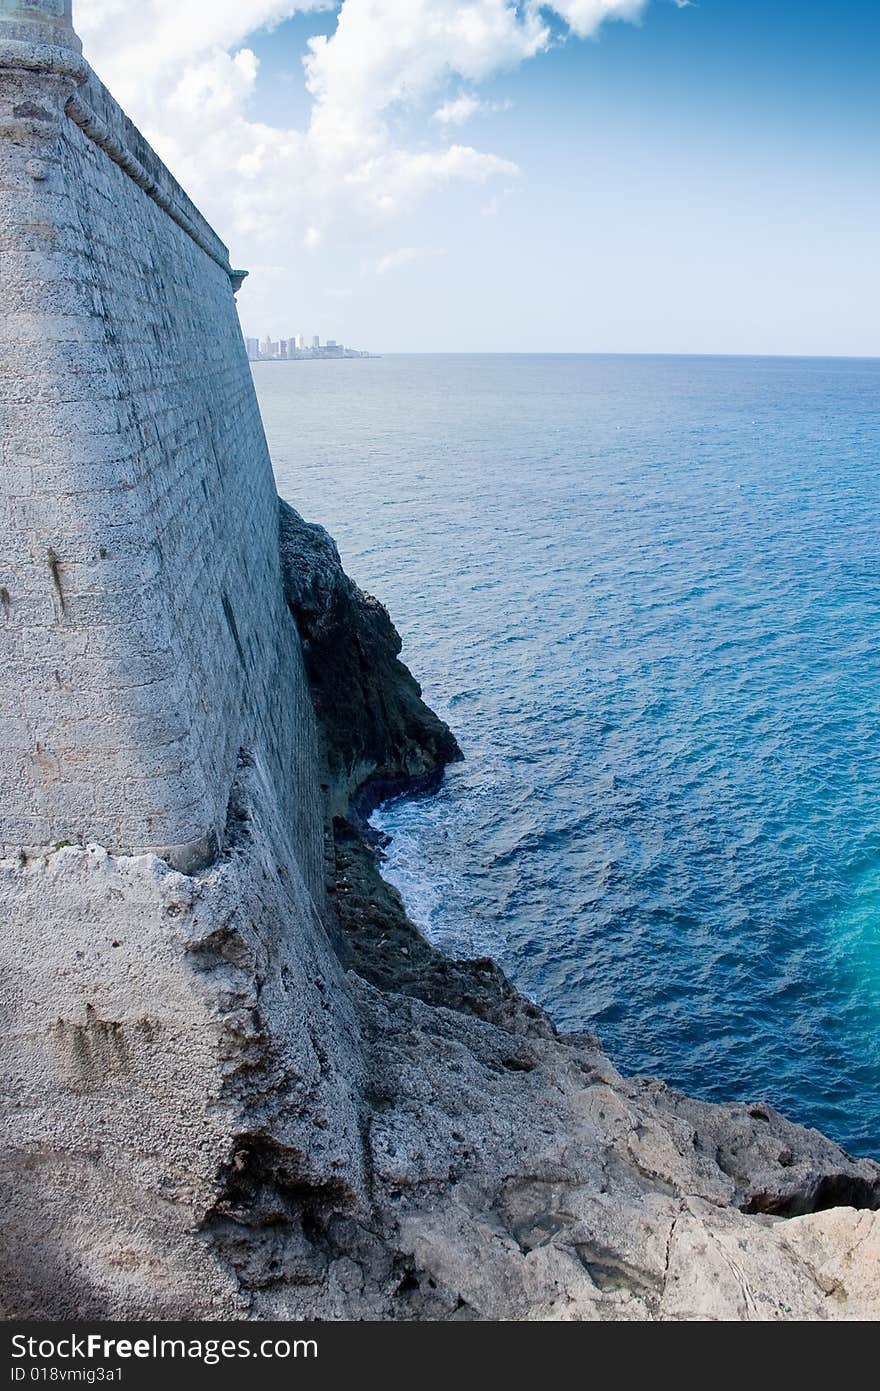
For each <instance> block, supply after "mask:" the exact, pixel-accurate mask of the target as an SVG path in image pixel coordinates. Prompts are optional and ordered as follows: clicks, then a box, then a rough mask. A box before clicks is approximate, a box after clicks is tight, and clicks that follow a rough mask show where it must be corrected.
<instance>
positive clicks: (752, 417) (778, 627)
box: [255, 356, 880, 1155]
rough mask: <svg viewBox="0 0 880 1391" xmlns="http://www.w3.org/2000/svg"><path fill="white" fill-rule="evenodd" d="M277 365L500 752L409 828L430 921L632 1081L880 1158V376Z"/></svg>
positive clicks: (333, 486)
mask: <svg viewBox="0 0 880 1391" xmlns="http://www.w3.org/2000/svg"><path fill="white" fill-rule="evenodd" d="M255 376H256V380H257V386H258V391H259V395H260V402H261V406H262V408H263V414H264V419H265V422H266V427H267V433H268V435H269V441H270V445H271V447H272V450H273V455H274V459H275V464H276V471H277V474H278V479H279V486H280V488H281V490H282V492H283V493H284V494H285V496H287V497H288V498H290V499H291V501H293V502H294V504H295V505H296V506H297V507H298V508H299V509H300V510H301V511H302V512H303V513H304V514H305V515H306V516H307V517H309V518H312V519H316V520H320V521H322V522H324V523H325V524H326V525H327V526H328V527H329V528H330V530H331V531H332V532H333V534H334V535H335V537H336V538H337V540H338V542H339V544H340V548H341V551H342V554H343V559H344V561H345V562H346V565H347V567H348V568H349V570H350V571H351V573H352V574H353V575H354V576H355V577H356V578H357V579H358V581H359V582H360V583H361V584H362V585H363V586H364V587H365V588H367V589H369V590H371V591H372V592H374V593H376V594H378V595H379V596H380V597H381V598H382V599H383V600H385V602H387V604H388V605H389V607H390V609H391V612H392V614H393V616H394V618H395V620H396V622H397V624H398V627H399V628H400V631H401V633H402V635H403V638H404V643H405V651H404V656H405V658H406V660H407V661H408V662H409V664H410V665H411V666H412V668H413V669H414V671H415V672H416V673H417V674H418V675H419V677H420V678H421V679H422V681H423V683H424V686H425V693H426V696H427V698H428V700H429V701H430V702H431V703H432V704H433V705H434V706H435V707H436V708H437V709H438V710H439V711H440V712H441V713H442V714H444V715H445V716H446V718H447V719H448V720H449V721H450V723H451V724H452V726H453V727H454V729H455V731H456V733H457V734H458V736H459V738H460V741H461V743H462V746H463V748H464V750H465V753H466V755H467V761H466V762H465V763H464V764H463V765H462V766H461V767H458V768H455V769H453V770H452V771H451V772H450V774H449V776H448V778H447V780H446V783H445V785H444V787H443V788H442V790H441V791H440V792H439V793H438V794H436V795H434V796H431V797H424V798H421V799H418V800H416V801H403V802H399V803H396V804H394V805H392V806H391V807H389V808H386V809H385V810H384V811H383V812H382V813H381V817H380V819H381V824H382V826H383V827H384V828H385V829H387V830H388V831H389V832H390V833H391V834H392V835H393V837H394V840H393V843H392V846H391V848H390V852H389V854H390V859H389V864H388V867H387V872H388V874H389V877H391V878H393V879H394V881H395V882H396V883H398V884H399V886H400V887H401V888H402V890H403V892H404V895H405V897H406V899H407V902H408V904H409V906H410V909H411V911H412V913H413V915H414V916H415V918H416V919H417V920H418V921H419V923H420V924H421V925H422V926H423V927H424V928H425V930H426V931H427V932H428V933H429V935H430V936H431V937H432V938H433V939H434V940H436V941H437V942H438V943H440V944H441V945H442V946H443V947H444V948H445V949H447V950H448V951H450V952H455V953H468V954H471V953H483V952H488V953H491V954H493V955H495V956H497V957H498V958H499V959H500V960H501V962H502V963H503V965H504V966H505V968H506V969H507V971H508V972H509V974H510V975H511V976H512V977H513V979H514V980H515V981H516V982H517V984H518V985H519V986H520V987H521V988H523V989H525V990H526V991H527V992H528V993H530V994H531V995H532V996H533V997H534V998H535V999H537V1000H539V1001H540V1002H541V1003H542V1004H543V1005H545V1006H546V1007H547V1009H548V1010H549V1011H550V1012H551V1014H552V1015H553V1017H554V1018H555V1020H556V1021H557V1023H558V1024H559V1025H560V1027H562V1028H567V1029H583V1028H587V1029H595V1030H596V1031H597V1032H598V1033H599V1034H600V1035H601V1037H602V1039H603V1042H604V1043H605V1046H606V1048H607V1049H608V1051H609V1052H610V1054H611V1055H612V1057H613V1058H614V1059H615V1061H616V1062H617V1063H618V1065H619V1066H620V1067H621V1068H623V1069H624V1070H626V1071H633V1072H642V1073H652V1074H657V1075H659V1076H662V1077H664V1078H665V1079H666V1080H667V1081H669V1082H671V1083H672V1084H674V1085H676V1086H680V1087H682V1088H684V1089H686V1090H688V1091H690V1092H694V1093H696V1094H699V1095H702V1096H705V1097H708V1098H711V1099H719V1100H720V1099H731V1098H743V1099H755V1098H759V1097H760V1098H766V1099H768V1100H770V1101H771V1102H773V1103H774V1104H775V1105H777V1106H779V1107H780V1108H781V1109H782V1110H783V1111H785V1112H786V1113H787V1114H788V1115H790V1116H791V1117H792V1118H794V1119H796V1120H799V1121H802V1122H804V1123H806V1124H809V1125H816V1126H818V1127H820V1128H821V1129H822V1130H824V1131H826V1132H827V1133H828V1134H830V1135H833V1136H834V1137H835V1138H837V1139H839V1140H840V1141H841V1142H842V1143H843V1144H844V1145H845V1146H846V1147H847V1148H849V1149H850V1150H852V1151H854V1152H857V1153H867V1154H875V1155H877V1154H880V1086H878V1083H880V1043H878V1039H880V1030H878V1025H880V740H878V737H877V734H878V727H880V661H878V653H877V644H878V634H880V470H878V463H880V404H878V403H880V361H844V360H836V361H819V360H784V359H754V360H750V359H741V358H740V359H722V358H718V359H706V358H702V359H701V358H693V359H687V358H613V357H609V358H602V357H529V356H514V357H470V358H469V357H392V358H384V359H381V360H378V361H368V362H330V363H301V364H300V363H292V364H261V365H258V366H257V367H256V370H255Z"/></svg>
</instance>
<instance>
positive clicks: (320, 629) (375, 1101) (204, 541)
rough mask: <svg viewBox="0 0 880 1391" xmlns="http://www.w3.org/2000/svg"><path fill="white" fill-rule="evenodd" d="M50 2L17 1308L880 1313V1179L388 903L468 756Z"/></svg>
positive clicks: (29, 553)
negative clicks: (279, 488) (413, 803)
mask: <svg viewBox="0 0 880 1391" xmlns="http://www.w3.org/2000/svg"><path fill="white" fill-rule="evenodd" d="M40 9H41V7H40V6H39V5H38V6H36V7H34V6H33V5H30V6H28V5H18V4H16V3H15V0H4V4H3V7H2V8H0V118H2V119H0V237H2V246H0V249H2V253H3V259H4V274H3V278H2V281H0V310H2V314H0V326H2V333H3V334H4V335H5V337H4V342H5V344H6V346H7V348H8V349H9V351H8V353H7V354H6V355H5V356H4V360H3V365H2V370H0V406H2V409H3V413H4V439H3V465H4V468H3V479H2V487H3V499H2V501H3V506H2V508H0V533H2V534H0V541H2V547H0V557H2V567H3V569H2V574H0V641H2V643H3V656H4V662H3V667H2V672H0V697H2V700H3V709H4V718H5V720H6V724H5V725H4V732H5V736H6V737H5V740H4V744H3V751H2V755H0V825H2V831H0V928H2V931H0V1045H2V1046H0V1097H2V1106H3V1111H2V1128H0V1310H2V1313H3V1314H4V1315H5V1316H6V1317H8V1318H13V1317H14V1318H73V1317H88V1318H99V1317H105V1318H135V1317H142V1318H150V1317H157V1318H167V1317H170V1316H172V1315H173V1316H177V1317H193V1318H220V1317H236V1318H253V1319H260V1318H270V1317H278V1318H286V1317H295V1318H296V1317H306V1318H355V1319H361V1318H368V1319H370V1318H381V1319H389V1318H399V1319H420V1318H441V1319H446V1318H449V1319H455V1318H475V1319H482V1318H566V1319H571V1318H575V1319H689V1318H709V1319H718V1318H742V1319H754V1318H771V1319H777V1318H779V1319H784V1318H816V1319H826V1318H863V1317H873V1316H876V1315H877V1314H878V1313H880V1283H878V1270H880V1260H878V1256H880V1216H878V1215H877V1212H876V1209H877V1207H878V1203H880V1167H878V1166H877V1165H875V1164H872V1163H870V1162H869V1161H866V1160H860V1161H855V1160H852V1159H850V1158H848V1157H847V1156H846V1155H845V1154H843V1153H842V1152H841V1150H840V1149H839V1148H838V1147H837V1146H835V1145H833V1144H832V1143H831V1142H830V1141H828V1140H826V1139H824V1138H823V1137H822V1136H820V1135H818V1134H816V1133H815V1132H811V1131H805V1130H802V1129H800V1128H799V1127H797V1126H794V1125H791V1124H789V1123H788V1122H787V1121H786V1120H784V1119H783V1118H782V1117H781V1116H778V1115H777V1114H776V1113H775V1112H773V1111H772V1110H771V1109H770V1108H769V1107H767V1106H764V1105H763V1104H761V1103H760V1102H756V1103H754V1104H750V1105H734V1106H710V1105H707V1104H704V1103H701V1102H697V1101H692V1100H688V1099H687V1098H685V1097H683V1096H680V1095H678V1094H677V1093H675V1092H672V1091H670V1090H669V1089H668V1088H666V1087H665V1086H664V1085H663V1084H662V1083H661V1082H658V1081H656V1080H651V1079H634V1080H633V1079H625V1078H623V1077H621V1076H620V1075H619V1074H618V1073H617V1072H616V1070H615V1069H614V1067H613V1065H612V1064H611V1063H610V1062H609V1061H608V1059H607V1058H606V1057H605V1056H604V1055H603V1054H602V1052H601V1049H600V1046H599V1044H598V1041H597V1040H596V1039H594V1038H592V1037H590V1036H560V1035H558V1034H557V1032H556V1030H555V1029H554V1027H553V1024H552V1022H551V1021H550V1020H549V1019H548V1018H547V1017H546V1015H545V1014H543V1012H542V1011H541V1010H539V1009H538V1008H537V1007H536V1006H535V1005H534V1004H533V1003H532V1002H530V1001H528V1000H526V999H524V998H523V997H522V996H520V995H519V994H518V993H517V991H516V990H515V989H514V988H513V987H512V985H511V984H510V982H508V981H507V980H506V978H505V977H504V975H503V973H502V972H501V971H500V969H499V968H498V967H497V965H495V964H494V963H493V962H491V961H487V960H480V961H450V960H448V959H446V958H444V957H443V956H442V955H441V954H440V953H439V952H437V951H436V950H435V949H434V948H433V947H432V946H431V945H430V944H429V943H428V942H426V941H425V940H424V939H423V938H422V937H421V936H420V935H419V933H418V932H417V930H416V929H415V927H414V926H413V925H412V923H411V922H410V921H409V920H408V918H407V916H406V912H405V909H404V906H403V904H402V902H401V900H400V897H399V895H397V893H396V892H395V890H394V889H392V888H391V887H390V886H389V885H388V884H386V883H385V882H384V881H383V880H382V878H381V875H380V873H379V868H378V863H377V850H376V847H375V845H374V844H373V838H372V837H371V836H370V834H369V832H368V828H367V827H366V824H365V817H366V814H367V813H368V811H369V809H370V808H371V807H372V806H373V805H375V804H376V802H377V801H378V800H380V799H381V798H383V797H386V796H388V795H391V794H396V793H400V792H403V791H405V790H407V789H409V788H413V787H426V786H430V784H431V782H432V781H433V780H436V779H437V778H439V777H440V776H442V771H443V768H444V766H445V765H446V764H448V763H449V762H451V761H453V760H455V759H456V758H458V757H460V751H459V749H458V745H457V743H456V741H455V738H454V736H453V734H452V733H451V732H450V731H449V729H448V728H447V727H446V725H445V724H443V722H442V721H441V720H439V719H438V718H437V717H436V716H435V715H434V714H433V713H432V712H431V711H430V710H429V709H428V707H427V706H426V705H425V703H424V702H423V700H422V698H421V693H420V691H419V687H418V685H417V683H416V681H415V680H414V678H413V677H412V676H411V674H410V673H409V672H408V671H407V669H406V667H405V666H403V664H402V663H401V662H400V659H399V654H400V639H399V637H398V636H397V633H396V632H395V630H394V627H393V625H392V623H391V620H390V618H389V616H388V614H387V612H386V611H385V609H384V608H383V607H382V605H381V604H380V603H379V602H378V601H377V600H375V599H372V598H370V597H368V596H367V595H365V594H363V593H362V592H361V591H360V590H359V589H358V588H357V586H356V585H355V584H354V583H353V582H352V581H351V580H350V579H349V578H348V577H347V576H346V575H345V574H344V572H343V570H342V567H341V565H340V563H339V557H338V553H337V551H336V548H335V546H334V544H333V542H332V541H331V540H330V538H329V536H328V535H327V533H326V532H324V531H323V530H322V529H321V528H320V527H317V526H314V525H311V524H308V523H306V522H304V521H303V519H302V518H301V517H299V516H298V514H296V513H295V512H294V511H293V510H292V509H291V508H289V507H288V506H286V505H285V504H281V506H280V517H279V504H278V500H277V497H276V495H275V488H274V484H273V482H272V477H271V469H270V465H269V460H268V454H267V451H266V447H265V440H264V439H263V435H262V427H261V425H260V422H259V417H258V412H257V410H256V402H255V397H254V393H253V385H252V382H251V379H250V376H249V372H248V367H247V363H246V360H245V356H244V349H243V345H242V344H241V341H240V333H239V332H238V326H237V323H236V320H235V312H234V305H233V299H232V294H233V291H234V289H236V288H237V287H238V284H239V282H240V276H239V274H238V273H236V272H234V271H232V270H231V269H230V267H229V263H228V259H227V256H226V251H225V248H224V247H223V246H222V244H221V243H219V241H218V240H217V238H216V237H215V235H214V233H213V232H212V231H211V229H210V228H209V227H207V224H205V223H204V222H203V220H202V219H201V218H200V216H199V214H198V212H197V210H196V209H195V208H193V207H192V205H191V204H190V203H189V201H188V200H187V198H186V195H185V194H184V193H183V191H182V190H181V189H179V188H178V186H177V185H176V184H175V183H174V181H173V180H172V178H171V176H170V175H169V174H168V172H167V171H166V170H164V169H163V167H162V166H161V164H160V163H159V161H158V160H157V158H156V156H155V155H154V154H153V152H152V151H151V150H150V149H149V147H148V146H147V145H146V142H145V141H144V140H143V138H142V137H141V136H140V135H139V133H138V132H137V131H136V130H135V129H134V127H132V126H131V124H130V123H129V122H128V121H127V119H126V118H125V116H124V114H123V113H122V112H121V111H120V110H119V108H118V107H117V106H116V104H115V103H114V102H113V100H112V98H111V97H110V96H109V94H108V93H106V91H105V90H104V89H103V87H101V85H100V83H98V81H97V79H96V78H95V77H94V74H92V73H91V72H90V70H89V69H88V67H87V65H86V64H85V63H84V62H83V60H82V59H81V57H80V56H79V53H78V45H77V43H76V40H75V35H74V34H73V31H72V29H70V26H69V19H70V15H69V6H64V5H61V6H60V7H59V6H54V7H49V8H48V9H47V8H46V7H45V6H43V7H42V10H43V11H45V14H47V15H48V14H49V13H50V10H52V12H53V13H54V12H55V11H59V13H58V18H57V23H56V21H55V20H51V21H50V20H48V19H47V20H46V22H45V23H43V22H42V21H38V20H37V19H35V18H34V16H35V14H36V13H37V11H39V10H40ZM62 11H63V13H62ZM4 26H5V27H4ZM47 26H48V27H49V28H50V29H51V33H49V32H48V30H47ZM47 34H48V37H47ZM206 343H207V344H208V345H209V346H210V348H211V351H212V352H213V353H214V354H215V357H214V358H213V359H212V363H211V370H210V371H206V370H205V365H204V362H203V361H202V353H203V350H204V346H205V344H206Z"/></svg>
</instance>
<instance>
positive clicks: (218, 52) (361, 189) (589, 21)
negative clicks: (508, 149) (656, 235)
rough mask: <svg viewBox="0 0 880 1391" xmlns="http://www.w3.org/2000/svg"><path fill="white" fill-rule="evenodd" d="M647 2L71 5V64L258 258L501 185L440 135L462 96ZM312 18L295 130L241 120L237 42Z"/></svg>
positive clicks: (245, 82) (247, 56)
mask: <svg viewBox="0 0 880 1391" xmlns="http://www.w3.org/2000/svg"><path fill="white" fill-rule="evenodd" d="M647 3H648V0H552V3H546V4H545V3H541V0H342V3H339V0H186V2H185V3H181V0H140V3H138V4H137V5H132V4H131V3H130V0H77V4H76V25H77V28H78V30H79V32H80V34H81V36H82V38H83V41H84V45H85V51H86V56H87V57H88V58H89V60H90V61H91V62H92V64H93V66H94V67H95V68H96V69H97V70H98V72H99V73H100V74H101V76H102V77H103V78H104V80H105V81H106V82H107V84H108V85H109V86H110V87H111V89H112V90H113V92H114V94H115V95H116V96H117V98H118V99H119V100H120V101H121V102H122V103H123V105H124V106H125V107H126V109H127V110H128V111H129V112H130V114H131V115H132V116H133V118H134V119H135V120H136V121H137V122H138V124H139V125H140V126H141V128H142V129H143V130H144V133H145V134H146V135H147V137H148V139H149V140H150V141H151V142H152V143H153V144H154V145H155V147H156V149H157V150H158V152H159V153H160V154H161V155H162V157H163V158H164V159H165V160H166V161H167V163H168V164H169V165H170V166H171V168H172V169H173V170H174V172H175V173H176V174H177V176H178V177H179V178H180V179H181V181H182V182H183V183H184V185H185V186H186V187H187V188H188V190H189V191H190V192H191V193H192V194H193V196H194V197H195V199H196V201H197V202H199V203H200V204H201V205H202V207H203V208H204V211H205V212H206V214H207V215H208V216H209V217H210V218H212V220H213V221H214V222H215V223H216V224H217V226H218V230H219V231H220V232H221V234H222V235H223V236H224V237H225V238H226V239H227V240H230V239H233V240H238V241H245V242H246V243H247V250H248V252H249V253H250V254H251V255H253V254H254V249H257V248H259V249H262V254H265V255H266V256H267V257H270V256H271V255H272V254H273V252H272V247H273V245H274V246H275V248H276V252H277V248H278V246H279V245H280V244H281V242H282V241H283V243H284V245H286V246H287V247H288V248H289V247H290V245H291V243H292V244H293V245H297V246H299V247H300V248H302V249H303V250H304V251H309V250H315V249H316V248H318V247H320V246H321V245H323V244H324V243H325V242H326V241H327V240H328V238H329V239H331V240H332V239H338V238H339V237H340V236H342V237H343V238H354V237H357V236H359V235H365V234H366V233H368V232H369V231H370V230H374V229H381V228H383V227H384V226H385V225H386V224H390V223H393V222H394V220H395V219H396V218H397V217H398V216H399V215H400V214H401V213H403V212H405V211H406V210H407V209H408V208H410V207H411V206H412V205H413V204H414V203H415V202H417V201H418V200H419V199H421V198H423V197H424V196H425V195H427V194H429V193H431V192H432V191H434V190H437V189H443V188H446V187H448V186H450V185H452V184H460V185H467V184H471V185H482V184H486V183H488V182H490V181H492V180H494V179H496V178H498V177H502V178H504V179H506V180H510V179H511V178H512V177H515V176H516V174H517V169H516V166H515V164H513V163H512V162H511V161H510V160H509V159H506V158H502V157H500V156H499V155H497V154H495V153H493V152H492V151H490V150H481V149H477V148H475V147H474V146H472V145H470V144H464V143H457V142H456V143H448V141H444V140H443V138H442V137H443V131H444V130H447V129H449V128H452V127H456V126H461V125H463V124H464V123H465V122H466V121H467V120H468V119H469V118H470V117H471V116H472V115H474V114H475V113H476V112H477V111H478V110H479V109H480V106H481V102H480V99H479V98H478V97H477V96H476V95H474V94H473V91H472V89H473V88H475V87H478V85H479V84H480V83H481V82H485V81H486V80H488V79H490V78H491V77H493V76H494V75H496V74H497V73H499V72H502V71H504V70H510V69H512V68H515V67H516V66H518V65H519V64H521V63H523V62H525V61H526V60H528V59H529V58H532V57H534V56H535V55H537V54H539V53H542V52H544V51H546V50H547V49H548V48H549V47H550V46H551V44H552V43H553V42H554V41H555V40H556V39H558V38H559V36H560V35H562V36H563V37H564V36H565V35H573V36H576V37H578V38H585V37H589V36H591V35H594V34H595V33H596V32H597V31H598V29H599V28H600V26H601V25H602V23H603V22H604V21H606V20H611V19H618V20H629V21H636V20H638V19H639V18H640V16H641V14H642V12H643V11H644V9H645V7H646V5H647ZM320 11H327V12H333V13H328V14H327V20H328V22H329V24H333V23H334V20H335V27H334V28H333V31H332V33H330V34H329V35H327V36H326V37H324V36H320V37H317V38H313V39H312V40H311V41H310V43H309V45H308V51H307V52H306V53H305V54H304V56H303V60H302V61H303V73H302V77H303V80H304V82H305V85H306V89H307V93H308V97H309V99H310V102H311V110H310V115H309V118H308V121H307V123H305V124H303V125H302V127H301V128H285V127H281V126H274V125H267V124H264V123H261V122H260V121H258V120H255V119H254V117H253V115H252V114H251V107H252V98H253V95H254V90H255V86H256V83H257V79H258V71H259V65H258V62H257V59H256V57H255V55H254V53H253V51H252V50H251V49H250V48H248V47H247V43H246V40H247V38H248V36H249V35H252V34H254V33H256V32H257V31H258V30H260V29H263V28H265V27H267V26H269V27H271V26H276V25H278V24H280V23H282V22H283V21H284V20H286V19H289V18H291V17H292V16H293V15H295V14H298V13H299V14H303V13H307V12H320ZM462 84H465V86H466V88H467V89H468V90H467V91H465V92H464V93H463V92H462ZM438 102H440V103H441V104H440V105H439V106H438V105H437V103H438ZM432 116H434V117H436V119H435V120H433V121H432V119H431V118H432ZM420 123H421V124H420ZM280 231H283V238H281V237H280Z"/></svg>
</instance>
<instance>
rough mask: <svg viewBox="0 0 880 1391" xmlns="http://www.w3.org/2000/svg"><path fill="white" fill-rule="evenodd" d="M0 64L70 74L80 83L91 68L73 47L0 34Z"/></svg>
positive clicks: (26, 70) (60, 75) (84, 80)
mask: <svg viewBox="0 0 880 1391" xmlns="http://www.w3.org/2000/svg"><path fill="white" fill-rule="evenodd" d="M0 68H13V69H14V68H18V69H20V70H22V71H24V72H43V73H49V74H50V75H52V76H57V77H72V78H73V80H74V82H76V83H78V84H79V85H80V86H82V84H83V83H84V82H88V80H89V78H90V77H91V73H92V70H91V68H90V67H89V65H88V63H87V62H86V60H85V58H82V57H80V55H79V54H78V53H75V52H74V50H73V49H72V48H60V47H58V46H56V45H55V44H43V43H26V42H25V41H24V40H21V39H4V38H2V37H0Z"/></svg>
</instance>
